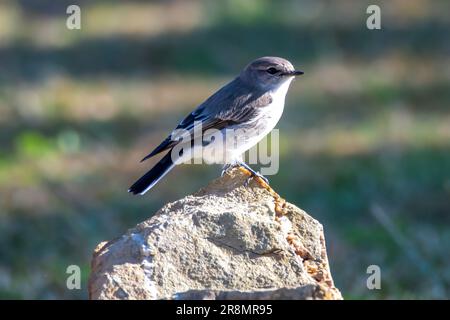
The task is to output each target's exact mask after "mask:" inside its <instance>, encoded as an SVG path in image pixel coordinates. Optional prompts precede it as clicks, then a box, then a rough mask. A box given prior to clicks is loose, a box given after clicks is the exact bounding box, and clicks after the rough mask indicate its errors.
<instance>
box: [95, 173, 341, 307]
mask: <svg viewBox="0 0 450 320" xmlns="http://www.w3.org/2000/svg"><path fill="white" fill-rule="evenodd" d="M247 178H248V176H247V174H246V173H245V172H242V171H241V170H240V169H234V170H232V171H231V172H229V173H228V174H226V175H224V176H223V177H221V178H218V179H216V180H214V181H212V182H211V183H210V184H209V185H208V186H207V187H205V188H203V189H201V190H200V191H198V192H197V193H195V194H193V195H190V196H187V197H185V198H183V199H181V200H178V201H175V202H173V203H169V204H167V205H165V206H164V207H163V208H162V209H161V210H159V211H158V212H157V213H156V214H155V215H154V216H152V217H151V218H150V219H148V220H147V221H144V222H142V223H140V224H138V225H137V226H136V227H135V228H133V229H131V230H129V231H128V232H127V233H126V234H125V235H123V236H121V237H119V238H117V239H114V240H111V241H109V242H102V243H100V244H99V245H98V246H97V248H96V249H95V252H94V256H93V260H92V272H91V275H90V279H89V297H90V299H342V296H341V294H340V292H339V290H338V289H336V288H335V287H334V284H333V280H332V278H331V274H330V270H329V266H328V259H327V254H326V248H325V240H324V235H323V229H322V225H321V224H320V223H319V222H318V221H316V220H315V219H313V218H312V217H310V216H309V215H308V214H307V213H305V212H304V211H302V210H300V209H299V208H297V207H296V206H294V205H292V204H290V203H288V202H285V201H284V200H283V199H282V198H280V197H279V196H278V194H276V193H275V192H274V191H273V190H272V189H270V187H268V186H267V185H265V184H264V183H263V182H262V180H259V179H252V180H250V183H249V184H248V186H245V181H246V179H247Z"/></svg>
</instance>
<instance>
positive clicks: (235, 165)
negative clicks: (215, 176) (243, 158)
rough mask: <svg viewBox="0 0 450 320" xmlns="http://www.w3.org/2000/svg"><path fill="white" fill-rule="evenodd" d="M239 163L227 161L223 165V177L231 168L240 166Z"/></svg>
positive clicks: (221, 174)
mask: <svg viewBox="0 0 450 320" xmlns="http://www.w3.org/2000/svg"><path fill="white" fill-rule="evenodd" d="M238 166H239V164H237V163H227V164H225V165H224V166H223V167H222V172H221V173H220V176H221V177H223V176H224V175H225V174H227V173H228V171H230V170H231V169H233V168H235V167H238Z"/></svg>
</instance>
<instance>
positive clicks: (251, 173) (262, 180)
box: [239, 163, 270, 188]
mask: <svg viewBox="0 0 450 320" xmlns="http://www.w3.org/2000/svg"><path fill="white" fill-rule="evenodd" d="M239 170H241V172H243V173H244V174H246V175H248V178H247V179H246V180H245V182H244V185H245V187H248V185H249V183H250V180H252V179H255V180H256V182H258V184H259V185H261V186H262V187H264V188H270V186H269V179H267V178H266V177H264V176H263V175H262V174H261V173H259V172H257V171H255V170H253V169H252V168H250V167H249V166H248V165H247V164H245V163H243V164H240V166H239Z"/></svg>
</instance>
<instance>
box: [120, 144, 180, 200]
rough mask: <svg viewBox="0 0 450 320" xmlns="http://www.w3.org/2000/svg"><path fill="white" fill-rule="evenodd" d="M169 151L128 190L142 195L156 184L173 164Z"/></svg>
mask: <svg viewBox="0 0 450 320" xmlns="http://www.w3.org/2000/svg"><path fill="white" fill-rule="evenodd" d="M171 153H172V152H170V151H169V152H168V153H167V154H166V155H165V156H164V157H163V158H162V159H161V160H160V161H159V162H158V163H157V164H156V165H155V166H154V167H153V168H152V169H150V171H149V172H147V173H146V174H144V175H143V176H142V177H141V178H140V179H139V180H138V181H136V182H135V183H134V184H133V185H132V186H131V187H130V189H128V192H131V193H133V194H141V195H142V194H144V193H146V192H147V191H148V190H150V189H151V188H152V187H153V186H154V185H155V184H157V183H158V181H159V180H161V179H162V177H164V176H165V175H166V174H167V173H168V172H169V171H170V170H171V169H172V168H173V167H174V166H175V164H174V163H173V161H172V156H171Z"/></svg>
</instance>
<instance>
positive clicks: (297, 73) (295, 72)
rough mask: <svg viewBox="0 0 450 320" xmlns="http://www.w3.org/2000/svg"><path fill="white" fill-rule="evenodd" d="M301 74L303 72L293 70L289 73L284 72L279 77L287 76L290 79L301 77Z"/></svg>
mask: <svg viewBox="0 0 450 320" xmlns="http://www.w3.org/2000/svg"><path fill="white" fill-rule="evenodd" d="M302 74H304V72H303V71H300V70H294V71H289V72H284V73H282V74H281V75H283V76H289V77H292V76H294V77H295V76H301V75H302Z"/></svg>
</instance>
